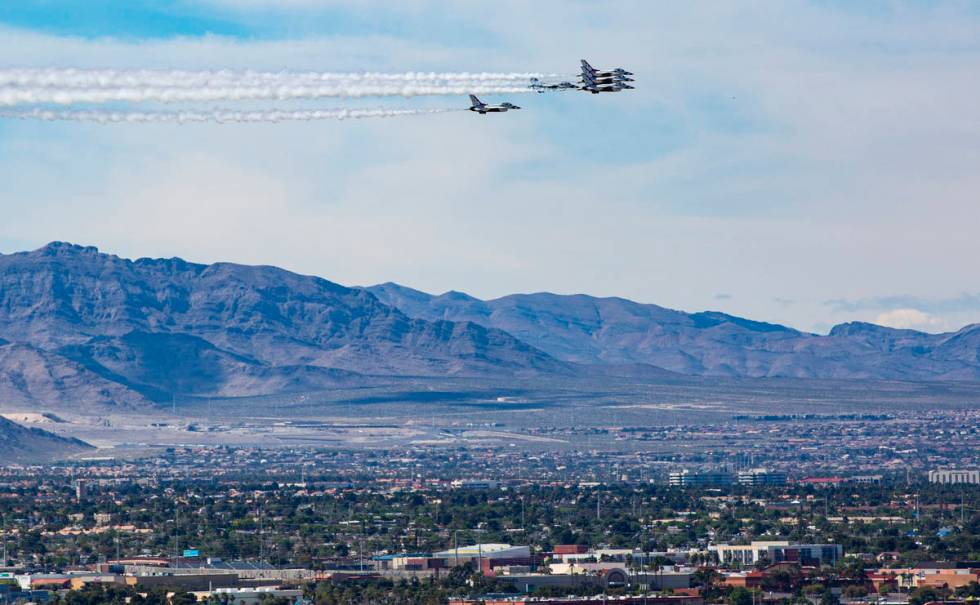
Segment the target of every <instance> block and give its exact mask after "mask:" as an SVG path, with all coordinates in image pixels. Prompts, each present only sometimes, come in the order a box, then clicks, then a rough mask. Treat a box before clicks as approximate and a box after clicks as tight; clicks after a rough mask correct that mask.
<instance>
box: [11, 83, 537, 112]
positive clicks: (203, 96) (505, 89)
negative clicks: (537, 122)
mask: <svg viewBox="0 0 980 605" xmlns="http://www.w3.org/2000/svg"><path fill="white" fill-rule="evenodd" d="M528 92H534V91H533V90H532V89H530V88H528V87H527V86H519V85H500V84H499V83H498V84H494V85H489V86H488V85H485V84H480V83H474V84H473V85H467V84H461V83H453V84H451V85H426V84H418V83H392V84H378V83H370V84H368V83H365V84H354V83H337V84H330V85H309V86H297V85H275V84H269V85H263V86H202V87H198V88H186V87H176V86H170V87H126V88H0V106H8V107H9V106H12V105H24V104H38V103H52V104H57V105H73V104H77V103H110V102H130V103H139V102H148V101H150V102H152V101H156V102H162V103H172V102H188V101H191V102H213V101H286V100H293V99H322V98H327V97H344V98H353V97H417V96H431V95H466V94H518V93H528Z"/></svg>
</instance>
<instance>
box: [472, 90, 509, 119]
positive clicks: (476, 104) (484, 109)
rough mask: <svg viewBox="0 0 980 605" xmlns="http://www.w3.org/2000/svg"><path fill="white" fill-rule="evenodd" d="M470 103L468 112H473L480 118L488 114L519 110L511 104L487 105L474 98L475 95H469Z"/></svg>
mask: <svg viewBox="0 0 980 605" xmlns="http://www.w3.org/2000/svg"><path fill="white" fill-rule="evenodd" d="M470 103H472V104H473V105H472V106H471V107H470V111H475V112H476V113H478V114H480V115H481V116H485V115H487V114H488V113H501V112H504V111H510V110H511V109H520V107H518V106H517V105H514V104H513V103H501V104H500V105H487V104H486V103H484V102H483V101H481V100H480V99H477V98H476V95H470Z"/></svg>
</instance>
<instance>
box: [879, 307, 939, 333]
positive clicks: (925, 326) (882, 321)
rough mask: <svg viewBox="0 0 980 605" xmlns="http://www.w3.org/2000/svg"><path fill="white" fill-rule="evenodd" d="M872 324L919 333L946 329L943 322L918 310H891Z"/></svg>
mask: <svg viewBox="0 0 980 605" xmlns="http://www.w3.org/2000/svg"><path fill="white" fill-rule="evenodd" d="M874 323H876V324H878V325H879V326H887V327H889V328H899V329H903V330H919V331H921V332H942V331H944V330H946V329H948V326H947V325H946V322H945V321H943V320H942V319H940V318H938V317H935V316H933V315H930V314H928V313H925V312H923V311H919V310H918V309H892V310H891V311H886V312H885V313H882V314H880V315H878V317H876V318H875V320H874Z"/></svg>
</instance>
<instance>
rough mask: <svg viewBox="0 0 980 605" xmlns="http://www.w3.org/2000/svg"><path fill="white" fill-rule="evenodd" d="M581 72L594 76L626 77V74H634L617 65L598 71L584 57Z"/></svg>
mask: <svg viewBox="0 0 980 605" xmlns="http://www.w3.org/2000/svg"><path fill="white" fill-rule="evenodd" d="M582 73H583V74H586V73H589V74H591V75H592V77H594V78H617V77H626V76H632V75H634V74H633V72H631V71H626V70H625V69H623V68H622V67H617V68H616V69H612V70H609V71H598V70H596V68H594V67H592V66H591V65H589V62H588V61H586V60H585V59H582Z"/></svg>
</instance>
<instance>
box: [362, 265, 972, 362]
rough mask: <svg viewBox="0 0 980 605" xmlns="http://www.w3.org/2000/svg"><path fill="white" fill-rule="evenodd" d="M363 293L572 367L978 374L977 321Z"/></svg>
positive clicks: (379, 289)
mask: <svg viewBox="0 0 980 605" xmlns="http://www.w3.org/2000/svg"><path fill="white" fill-rule="evenodd" d="M367 290H368V291H369V292H371V293H372V294H374V295H375V296H376V297H378V299H379V300H381V301H382V302H384V303H386V304H390V305H392V306H395V307H397V308H399V309H401V310H402V311H403V312H404V313H406V314H407V315H409V316H411V317H417V318H422V319H429V320H435V319H442V320H446V321H470V322H474V323H478V324H481V325H484V326H487V327H491V328H498V329H500V330H504V331H506V332H508V333H510V334H512V335H514V336H515V337H517V338H519V339H520V340H522V341H524V342H526V343H528V344H529V345H531V346H533V347H535V348H538V349H540V350H542V351H545V352H547V353H549V354H551V355H553V356H554V357H556V358H558V359H561V360H563V361H567V362H571V363H579V364H630V363H632V364H650V365H654V366H657V367H660V368H664V369H667V370H671V371H674V372H678V373H682V374H692V375H699V376H733V377H753V378H761V377H794V378H823V379H877V380H969V381H973V380H980V325H971V326H967V327H965V328H963V329H962V330H960V331H958V332H955V333H951V334H927V333H923V332H917V331H915V330H899V329H893V328H887V327H883V326H878V325H874V324H869V323H862V322H852V323H846V324H841V325H838V326H835V327H834V328H833V329H832V330H831V331H830V333H829V334H828V335H826V336H823V335H817V334H809V333H806V332H800V331H798V330H794V329H792V328H788V327H785V326H781V325H776V324H770V323H764V322H759V321H752V320H748V319H743V318H741V317H735V316H732V315H727V314H725V313H719V312H713V311H707V312H700V313H685V312H683V311H676V310H673V309H666V308H664V307H659V306H657V305H651V304H641V303H636V302H633V301H630V300H626V299H622V298H597V297H594V296H586V295H582V294H577V295H558V294H550V293H546V292H544V293H538V294H514V295H510V296H504V297H502V298H497V299H494V300H480V299H477V298H474V297H472V296H469V295H467V294H463V293H460V292H447V293H445V294H440V295H432V294H426V293H424V292H420V291H418V290H413V289H411V288H406V287H404V286H399V285H398V284H393V283H386V284H381V285H378V286H372V287H369V288H367Z"/></svg>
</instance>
